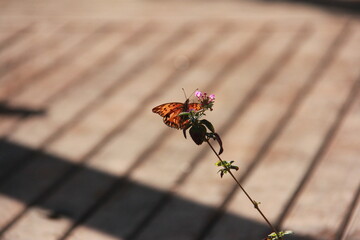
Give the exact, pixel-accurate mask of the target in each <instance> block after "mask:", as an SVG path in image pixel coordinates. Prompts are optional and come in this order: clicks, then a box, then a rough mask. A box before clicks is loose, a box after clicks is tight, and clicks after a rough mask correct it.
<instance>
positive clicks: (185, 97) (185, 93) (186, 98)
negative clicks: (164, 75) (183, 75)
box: [181, 88, 188, 99]
mask: <svg viewBox="0 0 360 240" xmlns="http://www.w3.org/2000/svg"><path fill="white" fill-rule="evenodd" d="M181 89H182V90H183V92H184V96H185V99H188V98H187V97H186V92H185V89H184V88H181Z"/></svg>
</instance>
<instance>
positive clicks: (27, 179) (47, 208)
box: [0, 140, 316, 240]
mask: <svg viewBox="0 0 360 240" xmlns="http://www.w3.org/2000/svg"><path fill="white" fill-rule="evenodd" d="M0 142H1V143H2V144H6V145H7V146H8V149H9V151H10V150H12V151H31V149H29V148H28V147H26V146H23V145H20V144H17V143H14V142H10V141H6V140H0ZM42 155H43V161H42V162H41V164H39V166H38V167H39V168H38V169H37V171H34V172H30V173H29V174H24V175H22V176H21V181H17V182H13V183H12V184H8V185H7V186H3V187H1V188H0V193H1V195H5V196H7V197H9V198H11V199H14V201H15V200H18V201H21V202H22V203H23V204H31V200H30V199H31V197H29V195H28V194H29V189H30V188H32V187H33V186H41V185H44V182H46V179H47V177H48V176H50V175H58V174H59V173H58V172H59V169H66V168H73V167H75V166H74V163H71V162H70V161H69V160H67V159H63V158H60V157H57V156H54V155H52V154H48V153H45V152H43V153H42ZM6 160H7V159H3V158H1V156H0V166H1V164H2V163H3V162H4V161H6ZM119 160H120V159H119ZM81 168H82V171H83V172H84V174H83V175H84V176H85V181H81V182H77V183H75V185H74V191H77V192H78V193H79V194H78V195H77V196H82V194H81V193H82V192H86V191H87V189H89V188H92V187H93V186H97V183H99V182H100V183H103V182H114V181H117V179H118V177H117V176H114V175H111V174H109V173H106V172H103V171H100V170H97V169H94V168H90V167H86V166H81ZM127 184H128V185H131V186H132V187H133V188H135V189H136V191H138V192H139V194H140V196H141V197H140V198H139V199H141V201H146V199H147V198H149V197H150V196H153V195H157V196H159V197H161V196H164V195H166V194H167V192H166V191H161V190H157V189H155V188H152V187H149V186H146V185H143V184H139V183H135V182H132V181H130V180H127ZM123 194H126V189H124V190H123ZM83 196H87V194H84V195H83ZM63 197H66V198H71V197H69V196H63ZM173 197H174V198H175V199H176V200H177V201H178V202H180V203H181V204H180V208H181V209H180V210H181V211H183V212H186V213H188V214H190V215H191V214H196V213H197V212H202V211H207V212H211V211H213V210H211V209H212V208H211V207H208V206H205V205H202V204H199V203H196V202H194V201H190V200H187V199H185V198H182V197H180V196H173ZM85 198H86V197H83V198H79V197H75V198H72V199H71V202H72V205H69V204H68V203H66V202H65V201H63V199H61V197H59V199H53V201H51V203H49V202H47V203H40V204H39V205H37V207H39V208H41V210H39V212H38V213H39V214H40V215H41V217H43V218H45V219H48V220H49V221H54V222H55V223H56V221H61V220H62V219H64V218H68V219H72V220H73V219H76V218H77V216H76V214H74V212H73V209H74V207H76V206H77V205H81V204H82V202H83V201H85V202H86V199H85ZM127 204H129V205H131V204H133V203H132V202H128V203H127ZM133 215H134V217H136V213H134V214H133V213H132V212H129V213H128V214H127V215H126V216H124V215H121V214H119V215H117V216H118V219H117V221H115V223H114V224H115V229H114V224H113V225H111V224H108V223H96V224H94V223H86V227H89V228H91V229H95V230H96V231H100V232H103V233H106V234H110V235H113V236H114V237H118V238H124V237H125V236H126V232H120V233H119V232H118V231H117V230H116V227H120V228H121V227H122V228H124V226H120V225H121V224H127V223H129V222H132V221H131V219H129V217H130V218H131V217H132V216H133ZM227 215H228V217H230V218H231V219H232V221H233V222H234V223H236V224H238V225H239V226H246V229H247V230H246V231H253V232H255V233H256V232H258V231H259V230H262V229H264V228H265V227H266V226H265V225H263V224H260V223H258V222H255V221H252V220H249V219H246V218H243V217H241V216H237V215H234V214H231V213H227ZM189 221H190V222H191V221H192V219H191V218H189ZM193 221H194V220H193ZM164 227H166V226H164ZM7 230H11V228H10V229H7ZM184 231H185V232H186V228H185V229H184ZM5 233H6V232H5ZM18 233H19V234H22V233H20V232H18ZM293 239H296V240H316V239H314V238H307V237H305V236H300V235H297V236H296V237H295V238H293Z"/></svg>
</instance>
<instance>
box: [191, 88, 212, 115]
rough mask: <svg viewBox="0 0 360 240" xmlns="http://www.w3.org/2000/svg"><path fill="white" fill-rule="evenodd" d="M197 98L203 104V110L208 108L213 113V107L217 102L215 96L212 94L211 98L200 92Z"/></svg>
mask: <svg viewBox="0 0 360 240" xmlns="http://www.w3.org/2000/svg"><path fill="white" fill-rule="evenodd" d="M195 97H197V99H198V100H199V101H200V102H201V105H202V106H203V108H205V109H206V108H208V109H210V110H211V111H212V106H213V105H214V102H215V95H214V94H210V95H209V96H208V95H207V94H206V93H202V92H200V91H196V92H195Z"/></svg>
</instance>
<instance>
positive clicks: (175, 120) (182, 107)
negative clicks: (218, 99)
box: [152, 99, 202, 129]
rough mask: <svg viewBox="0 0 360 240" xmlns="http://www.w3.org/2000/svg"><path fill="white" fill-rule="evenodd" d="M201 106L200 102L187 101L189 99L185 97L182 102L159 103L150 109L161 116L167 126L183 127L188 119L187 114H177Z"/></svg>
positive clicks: (196, 109) (197, 108)
mask: <svg viewBox="0 0 360 240" xmlns="http://www.w3.org/2000/svg"><path fill="white" fill-rule="evenodd" d="M201 108H202V107H201V104H200V103H189V99H186V101H185V102H184V103H180V102H170V103H164V104H161V105H159V106H157V107H154V108H153V109H152V111H153V112H154V113H157V114H159V115H160V116H161V117H163V121H164V123H165V124H166V125H168V126H169V127H172V128H176V129H185V128H186V127H187V125H188V123H189V121H190V119H189V117H188V116H187V115H183V116H179V114H180V113H182V112H188V111H190V110H195V111H198V110H200V109H201Z"/></svg>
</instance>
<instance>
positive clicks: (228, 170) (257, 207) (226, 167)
mask: <svg viewBox="0 0 360 240" xmlns="http://www.w3.org/2000/svg"><path fill="white" fill-rule="evenodd" d="M205 140H206V142H207V144H208V145H209V146H210V148H211V149H212V151H213V152H214V153H215V155H216V156H217V158H218V159H219V160H220V162H221V165H222V166H224V167H225V169H226V171H227V172H228V173H229V174H230V175H231V177H232V178H233V179H234V181H235V182H236V184H237V185H238V186H239V187H240V189H241V190H242V191H243V192H244V193H245V195H246V196H247V198H248V199H249V200H250V201H251V203H252V204H253V205H254V208H255V209H256V210H257V211H258V212H259V213H260V215H261V216H262V217H263V218H264V220H265V221H266V223H267V224H268V225H269V227H270V228H271V229H272V231H273V232H274V233H275V234H276V236H277V237H278V239H280V240H281V239H282V238H280V235H279V233H278V231H277V230H276V229H275V227H274V226H273V225H272V224H271V223H270V221H269V220H268V219H267V217H266V216H265V215H264V213H263V212H262V211H261V210H260V208H259V203H257V202H256V201H254V200H253V199H252V198H251V197H250V195H249V194H248V193H247V191H246V190H245V189H244V188H243V186H242V185H241V184H240V182H239V181H238V180H237V178H236V177H235V176H234V174H233V173H232V172H231V169H230V168H229V167H228V166H227V165H226V164H225V162H224V161H223V160H222V159H221V157H220V156H219V154H218V153H217V152H216V150H215V149H214V147H213V146H212V145H211V143H210V142H209V139H205Z"/></svg>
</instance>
